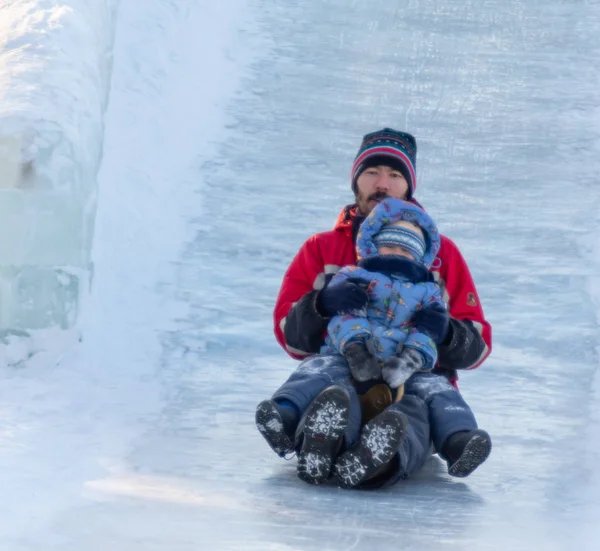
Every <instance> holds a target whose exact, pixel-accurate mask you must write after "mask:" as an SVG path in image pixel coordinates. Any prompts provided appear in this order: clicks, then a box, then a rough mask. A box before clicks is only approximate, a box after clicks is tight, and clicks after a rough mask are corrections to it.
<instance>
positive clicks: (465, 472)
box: [448, 434, 492, 478]
mask: <svg viewBox="0 0 600 551" xmlns="http://www.w3.org/2000/svg"><path fill="white" fill-rule="evenodd" d="M491 451H492V441H491V440H490V438H489V436H488V437H486V436H485V435H483V434H476V435H474V436H473V438H471V440H469V441H468V442H467V445H466V446H465V449H464V450H463V452H462V454H461V456H460V457H459V458H458V460H457V461H456V462H455V463H454V464H453V465H451V466H450V467H448V474H450V475H452V476H456V477H458V478H464V477H465V476H469V475H470V474H471V473H472V472H473V471H474V470H475V469H476V468H477V467H479V465H481V464H482V463H483V462H484V461H485V460H486V459H487V458H488V456H489V455H490V452H491Z"/></svg>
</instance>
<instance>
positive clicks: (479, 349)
mask: <svg viewBox="0 0 600 551" xmlns="http://www.w3.org/2000/svg"><path fill="white" fill-rule="evenodd" d="M484 351H485V341H484V340H483V337H482V336H481V335H480V333H479V331H477V329H476V328H475V326H474V325H473V322H472V321H470V320H457V319H454V318H450V324H449V325H448V331H447V333H446V336H445V338H444V340H443V341H442V344H441V345H440V346H438V359H439V364H440V367H441V368H443V369H465V368H468V367H471V366H472V365H473V364H475V363H477V361H478V360H479V359H480V358H481V356H482V354H483V353H484Z"/></svg>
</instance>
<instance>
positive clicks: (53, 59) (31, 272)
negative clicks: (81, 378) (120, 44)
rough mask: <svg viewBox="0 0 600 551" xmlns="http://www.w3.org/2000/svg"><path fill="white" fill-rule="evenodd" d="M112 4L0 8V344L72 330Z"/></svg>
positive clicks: (93, 1)
mask: <svg viewBox="0 0 600 551" xmlns="http://www.w3.org/2000/svg"><path fill="white" fill-rule="evenodd" d="M118 1H119V0H86V1H85V2H82V1H81V0H58V1H57V0H15V1H14V2H12V3H10V5H9V6H6V7H2V8H0V41H1V47H0V94H1V95H2V102H0V336H1V335H2V332H6V331H13V330H30V329H40V328H50V327H60V328H62V329H67V328H70V327H72V326H73V325H74V324H75V322H76V320H77V316H78V310H79V302H80V297H81V296H82V294H83V293H85V292H86V291H87V289H88V281H89V279H90V275H91V264H90V251H91V244H92V237H93V228H94V217H95V212H96V194H97V185H96V174H97V171H98V168H99V163H100V159H101V154H102V141H103V114H104V110H105V108H106V105H107V98H108V90H109V84H110V75H111V63H112V58H111V56H112V43H113V35H114V27H115V16H116V11H117V4H118Z"/></svg>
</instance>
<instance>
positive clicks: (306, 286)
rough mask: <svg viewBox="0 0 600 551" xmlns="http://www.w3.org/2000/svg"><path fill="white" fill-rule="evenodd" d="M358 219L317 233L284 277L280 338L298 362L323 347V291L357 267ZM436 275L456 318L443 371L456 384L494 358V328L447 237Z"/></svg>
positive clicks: (351, 211)
mask: <svg viewBox="0 0 600 551" xmlns="http://www.w3.org/2000/svg"><path fill="white" fill-rule="evenodd" d="M356 218H357V214H356V207H355V206H354V205H349V206H347V207H345V208H344V209H343V211H342V212H341V214H340V216H339V217H338V220H337V222H336V225H335V228H334V229H333V230H332V231H327V232H322V233H317V234H315V235H313V236H312V237H310V238H309V239H308V240H307V241H306V242H305V243H304V244H303V245H302V247H301V248H300V251H299V252H298V254H297V255H296V256H295V258H294V259H293V260H292V263H291V264H290V266H289V268H288V269H287V271H286V273H285V275H284V278H283V283H282V285H281V289H280V291H279V296H278V297H277V302H276V304H275V311H274V322H275V336H276V337H277V341H278V342H279V344H281V346H282V347H283V348H284V349H285V350H286V351H287V352H288V354H290V356H292V357H293V358H296V359H302V358H305V357H307V356H310V355H312V354H315V353H317V352H318V351H319V348H320V346H321V345H322V343H323V338H324V333H325V331H326V327H327V322H328V318H325V317H323V316H322V315H321V313H320V312H319V310H318V307H317V296H318V291H320V290H321V289H323V288H324V287H325V285H326V283H328V282H329V280H330V279H331V277H333V274H335V273H336V272H337V271H338V270H339V269H340V268H341V267H343V266H347V265H351V264H356V248H355V244H354V238H353V223H354V224H357V223H358V221H357V220H355V219H356ZM431 271H432V272H433V275H434V277H435V279H436V281H437V282H438V283H439V285H440V287H441V291H442V297H443V299H444V301H445V302H446V303H447V304H448V309H449V312H450V315H451V317H452V318H454V320H451V326H452V327H453V328H454V329H453V331H449V333H452V335H451V336H450V337H449V340H448V342H444V343H442V344H441V345H440V346H439V363H438V370H441V371H445V372H446V374H447V375H448V376H449V377H450V379H451V380H456V379H457V377H456V372H455V370H456V369H473V368H475V367H477V366H479V365H480V364H481V363H482V362H483V360H485V358H487V356H488V355H489V354H490V352H491V349H492V331H491V326H490V324H489V323H488V322H487V321H486V320H485V317H484V314H483V310H482V308H481V304H480V302H479V297H478V295H477V290H476V288H475V284H474V283H473V278H472V277H471V274H470V272H469V269H468V267H467V264H466V262H465V260H464V258H463V256H462V255H461V253H460V251H459V250H458V247H457V246H456V245H455V244H454V243H453V242H452V241H451V240H450V239H449V238H448V237H445V236H443V235H442V236H441V247H440V251H439V253H438V257H437V259H436V261H435V262H434V264H433V267H432V268H431ZM457 320H458V321H457ZM461 320H462V321H461Z"/></svg>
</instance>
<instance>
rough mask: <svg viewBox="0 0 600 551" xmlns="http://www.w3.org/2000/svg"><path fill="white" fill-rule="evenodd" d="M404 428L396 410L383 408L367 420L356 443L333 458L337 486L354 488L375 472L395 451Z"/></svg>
mask: <svg viewBox="0 0 600 551" xmlns="http://www.w3.org/2000/svg"><path fill="white" fill-rule="evenodd" d="M406 428H407V421H406V417H405V416H404V414H402V413H400V412H399V411H395V410H388V411H384V412H383V413H380V414H379V415H378V416H377V417H375V419H373V420H372V421H371V422H369V423H367V424H366V425H365V426H364V427H363V429H362V432H361V437H360V442H359V444H357V445H356V446H355V447H354V448H352V449H351V450H348V451H347V452H346V453H344V454H343V455H341V456H340V457H339V458H338V460H337V462H336V465H335V475H336V477H337V479H338V482H339V484H340V486H342V487H343V488H354V487H356V486H358V485H359V484H360V483H362V482H364V481H366V480H368V479H369V478H370V477H372V476H373V475H374V474H376V472H377V471H378V470H379V468H380V467H381V466H382V465H385V464H386V463H388V462H389V461H390V460H391V459H392V458H393V457H394V455H396V453H397V452H398V446H399V445H400V443H401V442H402V440H403V439H404V436H405V435H406Z"/></svg>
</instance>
